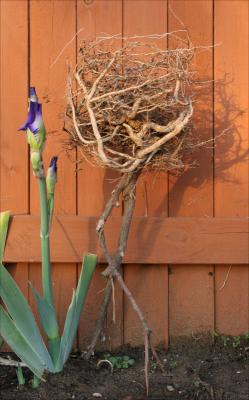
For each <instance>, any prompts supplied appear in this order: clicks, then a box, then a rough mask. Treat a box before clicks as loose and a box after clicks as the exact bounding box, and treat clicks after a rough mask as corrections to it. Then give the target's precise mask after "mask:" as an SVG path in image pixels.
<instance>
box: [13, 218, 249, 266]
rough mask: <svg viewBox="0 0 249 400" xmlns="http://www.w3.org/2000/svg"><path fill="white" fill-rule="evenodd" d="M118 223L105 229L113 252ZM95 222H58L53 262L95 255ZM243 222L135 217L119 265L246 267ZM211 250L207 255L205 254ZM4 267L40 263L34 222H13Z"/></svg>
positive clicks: (248, 223)
mask: <svg viewBox="0 0 249 400" xmlns="http://www.w3.org/2000/svg"><path fill="white" fill-rule="evenodd" d="M120 223H121V218H120V217H112V218H111V220H110V222H108V224H107V226H106V234H107V242H108V245H109V246H110V248H111V249H112V250H113V251H114V250H115V243H116V241H117V238H118V234H119V228H120ZM96 224H97V218H94V217H92V218H91V217H88V218H87V217H75V216H59V215H57V216H56V217H55V221H54V224H53V227H52V232H51V251H52V254H51V257H52V261H53V262H80V261H81V259H82V253H83V252H85V251H88V252H97V253H98V254H99V259H100V262H103V261H104V257H103V254H102V253H101V251H100V249H99V246H98V238H97V235H96ZM248 232H249V219H248V218H159V217H148V218H147V217H135V218H134V220H133V222H132V225H131V232H130V237H129V241H128V248H127V252H126V254H125V258H124V262H125V263H127V264H136V263H137V264H140V263H141V264H143V263H144V264H146V263H147V264H165V263H170V264H199V263H202V264H225V263H231V264H232V263H236V264H246V263H248V262H249V234H248ZM210 249H211V251H210ZM5 261H6V262H40V261H41V253H40V238H39V217H37V216H15V217H14V218H13V221H12V224H11V229H10V233H9V238H8V241H7V247H6V252H5Z"/></svg>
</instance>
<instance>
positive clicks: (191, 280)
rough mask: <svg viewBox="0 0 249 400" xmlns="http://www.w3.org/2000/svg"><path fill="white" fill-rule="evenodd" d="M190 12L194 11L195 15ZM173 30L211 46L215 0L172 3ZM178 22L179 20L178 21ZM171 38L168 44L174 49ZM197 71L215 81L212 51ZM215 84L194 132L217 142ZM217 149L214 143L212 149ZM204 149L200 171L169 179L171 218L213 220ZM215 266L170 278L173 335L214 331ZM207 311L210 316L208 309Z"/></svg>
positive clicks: (181, 270) (203, 97)
mask: <svg viewBox="0 0 249 400" xmlns="http://www.w3.org/2000/svg"><path fill="white" fill-rule="evenodd" d="M190 10H191V12H190ZM168 15H169V17H168V18H169V31H172V30H176V29H182V28H183V27H182V25H181V24H180V23H179V20H180V21H182V23H183V24H184V25H185V26H186V27H187V29H188V32H189V34H190V38H191V40H192V42H193V45H194V46H212V41H213V38H212V1H211V0H209V1H206V0H205V1H198V2H196V1H191V0H190V1H187V2H186V1H181V0H179V1H172V0H169V11H168ZM176 17H177V18H179V20H178V19H177V18H176ZM171 41H172V40H171V39H170V42H169V46H171ZM192 69H194V70H196V71H197V73H198V80H201V81H208V80H209V81H211V80H212V77H213V71H212V50H206V51H204V52H202V53H201V54H197V55H196V57H195V58H194V60H193V66H192ZM212 91H213V88H212V83H211V82H210V83H209V84H208V85H205V86H204V87H203V88H202V89H200V91H199V92H198V94H197V95H196V97H197V100H198V102H197V103H196V104H194V116H193V124H194V127H193V129H194V132H195V134H196V135H198V136H199V140H200V141H204V140H209V139H212V125H213V93H212ZM211 146H212V145H211ZM211 146H208V147H209V148H208V147H207V148H205V147H201V148H200V150H199V151H198V152H196V153H195V154H194V156H193V158H194V160H195V161H196V162H197V167H196V168H193V169H189V170H187V171H186V172H185V173H183V174H182V175H181V176H179V177H174V176H172V175H171V174H170V176H169V189H170V192H169V215H170V216H181V217H198V216H202V217H203V216H207V217H212V216H213V167H212V165H213V151H212V148H210V147H211ZM213 280H214V278H213V266H211V265H210V266H209V265H207V266H202V265H196V266H191V265H186V266H172V267H171V274H170V275H169V309H170V323H169V325H170V335H171V336H180V335H187V334H189V333H190V332H198V331H207V330H209V329H213V327H214V294H213V284H214V283H213ZM204 309H205V312H203V310H204Z"/></svg>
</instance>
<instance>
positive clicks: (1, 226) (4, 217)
mask: <svg viewBox="0 0 249 400" xmlns="http://www.w3.org/2000/svg"><path fill="white" fill-rule="evenodd" d="M9 221H10V211H3V212H1V213H0V264H2V262H3V253H4V248H5V244H6V238H7V232H8V227H9Z"/></svg>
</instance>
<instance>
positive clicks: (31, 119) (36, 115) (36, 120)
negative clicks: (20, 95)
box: [18, 101, 43, 135]
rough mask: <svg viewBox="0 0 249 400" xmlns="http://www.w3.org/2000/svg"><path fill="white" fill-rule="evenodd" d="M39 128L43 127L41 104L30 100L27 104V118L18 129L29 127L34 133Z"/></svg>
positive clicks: (23, 129)
mask: <svg viewBox="0 0 249 400" xmlns="http://www.w3.org/2000/svg"><path fill="white" fill-rule="evenodd" d="M41 128H43V120H42V106H41V104H39V103H37V102H35V101H31V102H30V105H29V113H28V118H27V120H26V122H25V123H24V124H23V125H22V126H21V127H20V128H19V129H18V130H19V131H26V130H27V129H30V130H31V132H33V134H34V135H35V134H36V133H37V132H38V131H39V129H41Z"/></svg>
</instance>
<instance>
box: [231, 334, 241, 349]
mask: <svg viewBox="0 0 249 400" xmlns="http://www.w3.org/2000/svg"><path fill="white" fill-rule="evenodd" d="M239 346H240V336H234V337H233V348H234V349H237V347H239Z"/></svg>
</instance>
